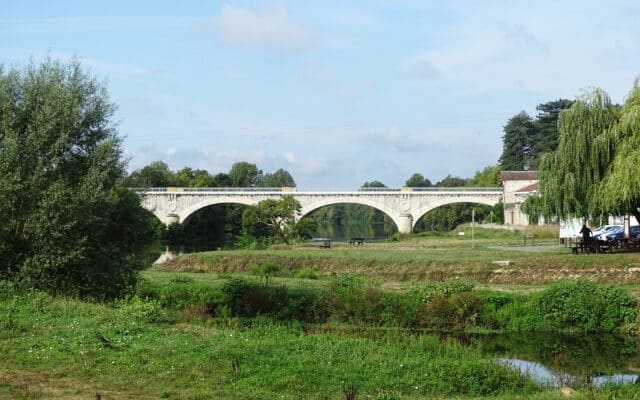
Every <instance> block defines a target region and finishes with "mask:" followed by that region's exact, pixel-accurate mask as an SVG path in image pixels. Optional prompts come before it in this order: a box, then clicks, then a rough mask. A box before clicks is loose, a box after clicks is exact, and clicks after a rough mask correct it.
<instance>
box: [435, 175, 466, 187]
mask: <svg viewBox="0 0 640 400" xmlns="http://www.w3.org/2000/svg"><path fill="white" fill-rule="evenodd" d="M466 183H467V180H466V179H463V178H459V177H457V176H451V175H447V176H445V177H444V178H443V179H442V180H441V181H440V182H438V183H436V186H438V187H462V186H465V184H466Z"/></svg>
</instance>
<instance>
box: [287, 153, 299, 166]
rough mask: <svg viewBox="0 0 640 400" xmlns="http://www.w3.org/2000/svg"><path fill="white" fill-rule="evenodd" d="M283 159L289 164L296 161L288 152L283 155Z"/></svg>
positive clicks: (293, 155) (294, 156)
mask: <svg viewBox="0 0 640 400" xmlns="http://www.w3.org/2000/svg"><path fill="white" fill-rule="evenodd" d="M284 159H285V160H287V162H288V163H289V164H295V163H296V162H297V161H298V160H297V158H296V155H295V154H293V153H292V152H290V151H288V152H286V153H284Z"/></svg>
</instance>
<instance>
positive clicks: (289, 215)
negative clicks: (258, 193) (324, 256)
mask: <svg viewBox="0 0 640 400" xmlns="http://www.w3.org/2000/svg"><path fill="white" fill-rule="evenodd" d="M300 208H301V206H300V203H299V202H298V200H296V199H295V198H293V196H282V198H280V199H279V200H274V199H266V200H262V201H261V202H259V203H258V204H257V205H255V206H250V207H247V208H246V209H245V211H244V213H243V214H242V226H243V228H244V229H245V230H246V231H247V233H250V234H253V235H254V236H263V235H264V234H265V230H268V231H270V233H272V234H273V235H275V236H276V237H277V238H278V239H279V240H280V241H282V243H285V244H289V239H290V238H291V235H292V234H293V233H295V225H296V222H295V217H296V214H297V213H298V212H300Z"/></svg>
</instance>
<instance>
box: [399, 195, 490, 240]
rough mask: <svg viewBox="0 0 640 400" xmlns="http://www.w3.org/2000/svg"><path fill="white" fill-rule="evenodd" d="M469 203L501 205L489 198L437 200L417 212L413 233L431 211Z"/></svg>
mask: <svg viewBox="0 0 640 400" xmlns="http://www.w3.org/2000/svg"><path fill="white" fill-rule="evenodd" d="M467 203H474V204H484V205H487V206H495V205H496V204H498V203H499V201H495V200H491V199H487V198H482V197H477V198H474V197H469V198H461V199H453V200H452V199H442V200H436V201H434V202H432V203H430V204H429V205H428V206H425V207H422V208H419V209H418V210H417V211H415V213H414V216H413V217H414V218H413V225H412V226H411V231H412V232H413V229H414V228H415V227H416V225H417V224H418V221H420V219H421V218H422V217H424V216H425V214H427V213H428V212H429V211H433V210H435V209H436V208H438V207H442V206H448V205H451V204H467Z"/></svg>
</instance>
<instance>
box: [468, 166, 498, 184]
mask: <svg viewBox="0 0 640 400" xmlns="http://www.w3.org/2000/svg"><path fill="white" fill-rule="evenodd" d="M501 172H502V168H501V167H500V165H493V166H492V165H489V166H487V167H485V168H484V169H482V170H481V171H476V173H475V175H474V176H473V178H471V179H468V180H467V182H466V186H471V187H499V186H500V185H501V184H502V180H501V176H500V173H501Z"/></svg>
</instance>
